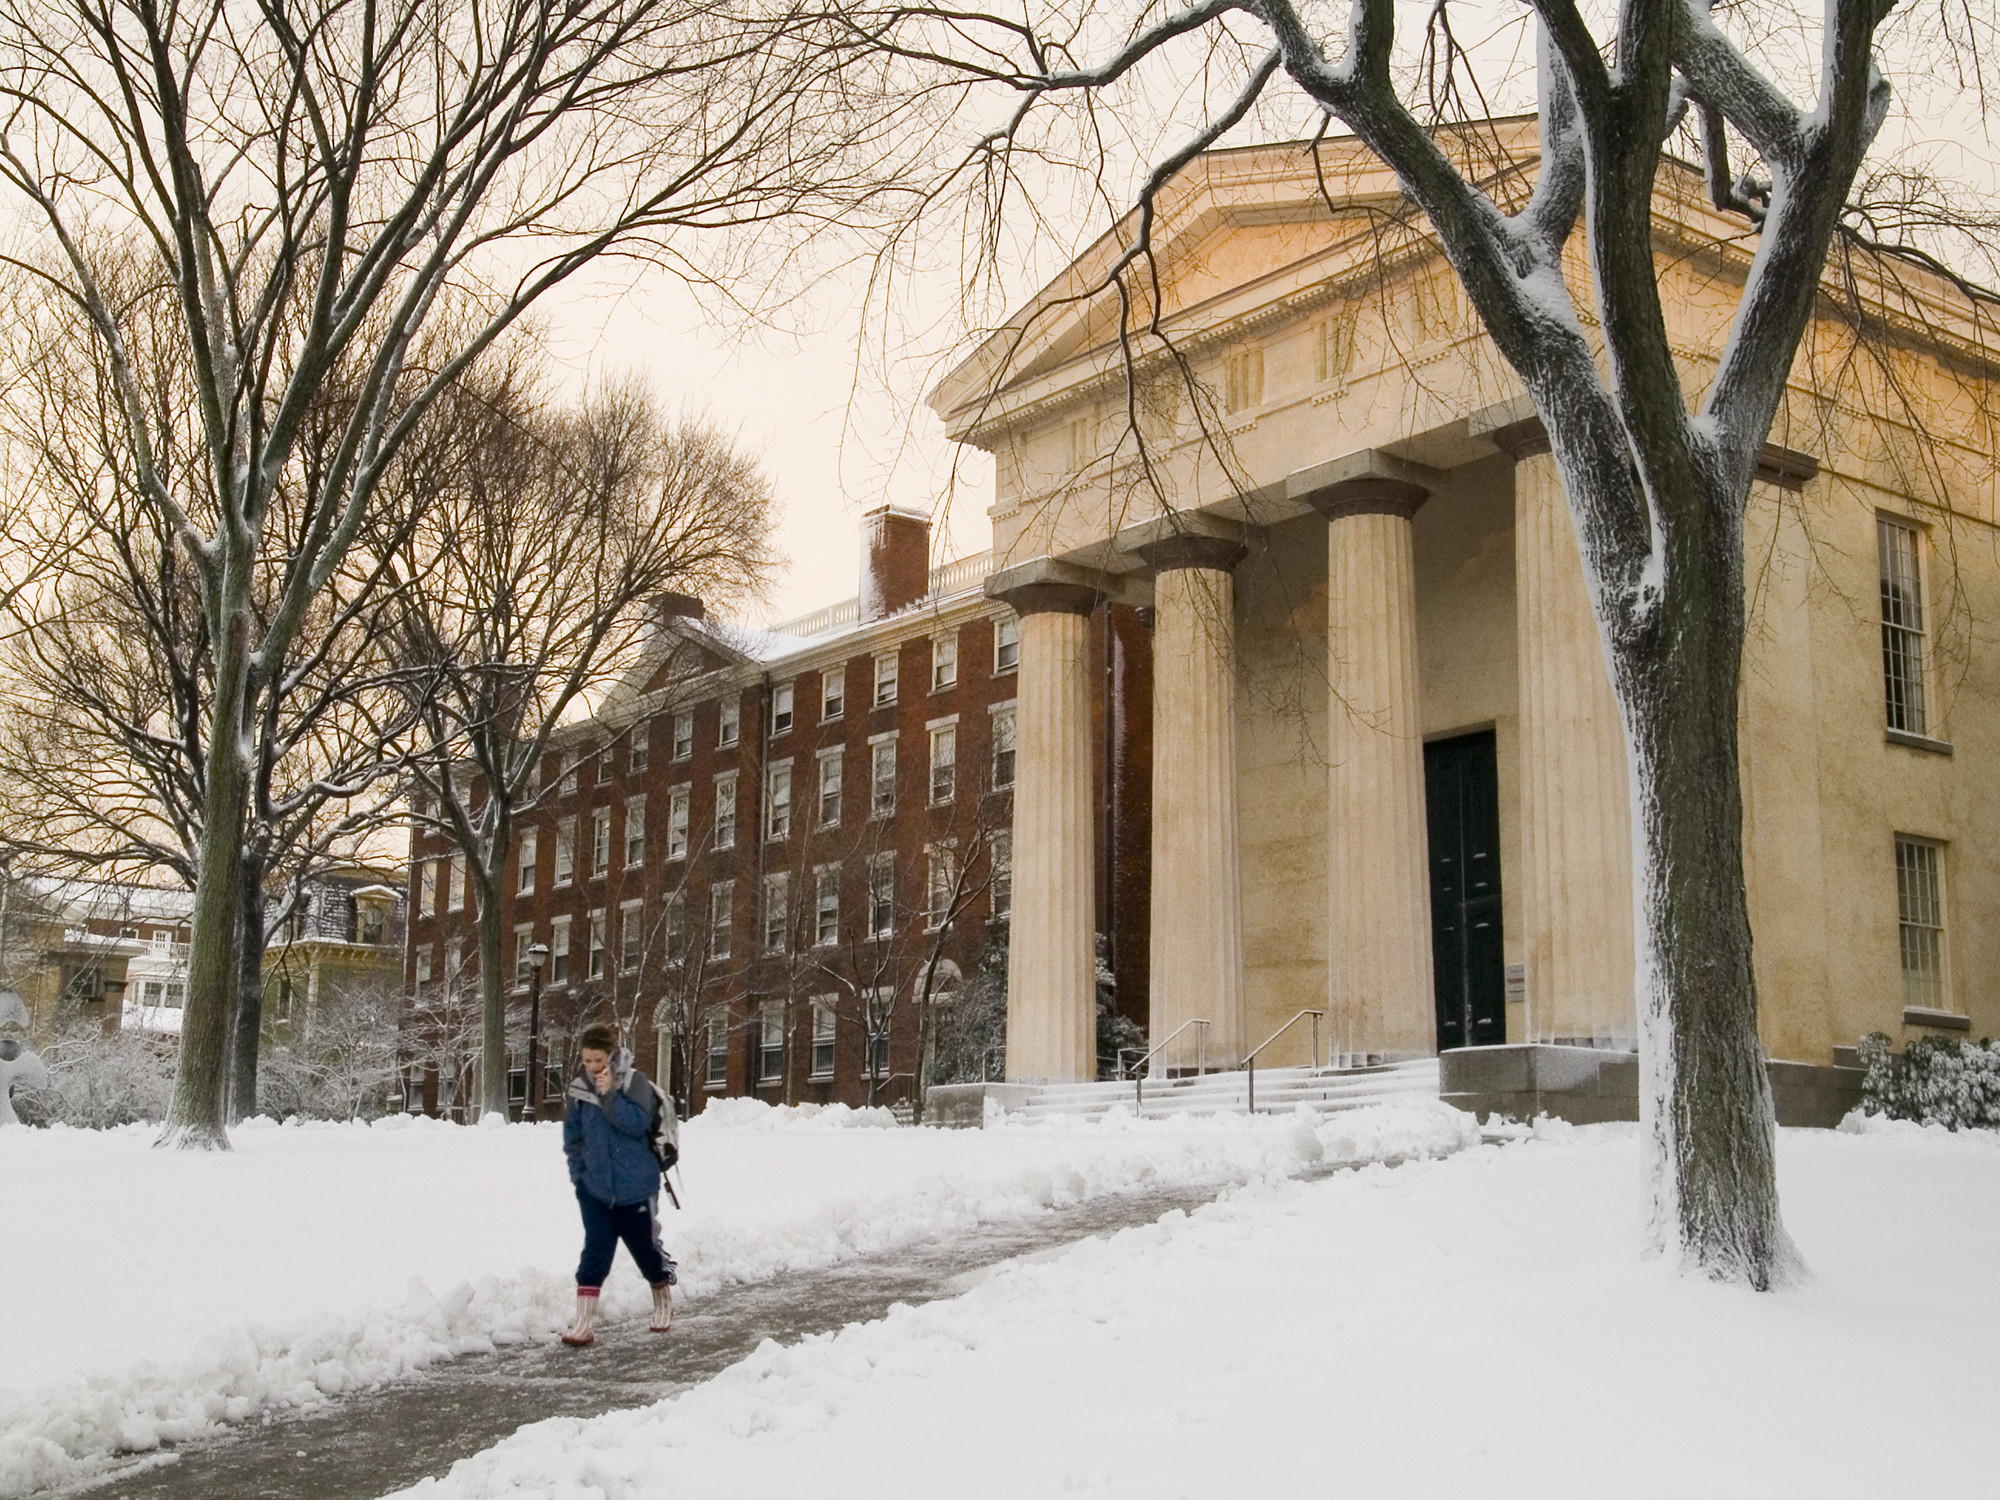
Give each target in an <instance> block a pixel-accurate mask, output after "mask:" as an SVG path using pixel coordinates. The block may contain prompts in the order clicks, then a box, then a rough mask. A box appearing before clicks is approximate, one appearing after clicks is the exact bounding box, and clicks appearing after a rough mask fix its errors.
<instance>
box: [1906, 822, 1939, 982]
mask: <svg viewBox="0 0 2000 1500" xmlns="http://www.w3.org/2000/svg"><path fill="white" fill-rule="evenodd" d="M1896 916H1897V922H1898V926H1899V928H1900V929H1901V937H1902V947H1903V1003H1904V1004H1905V1005H1918V1006H1922V1007H1923V1008H1924V1009H1926V1010H1943V1009H1944V1008H1945V1004H1944V902H1943V901H1942V900H1941V899H1940V893H1939V890H1938V846H1937V845H1936V844H1933V843H1931V842H1930V841H1929V840H1927V839H1897V840H1896Z"/></svg>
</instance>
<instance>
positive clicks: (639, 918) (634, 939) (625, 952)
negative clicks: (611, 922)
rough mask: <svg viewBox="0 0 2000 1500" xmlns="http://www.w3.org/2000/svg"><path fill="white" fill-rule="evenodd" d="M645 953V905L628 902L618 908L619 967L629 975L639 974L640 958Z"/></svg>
mask: <svg viewBox="0 0 2000 1500" xmlns="http://www.w3.org/2000/svg"><path fill="white" fill-rule="evenodd" d="M645 951H646V906H645V903H644V902H643V901H627V902H625V903H624V904H623V905H622V906H620V907H619V908H618V967H619V968H620V969H622V970H624V971H625V972H626V973H627V974H631V973H635V972H637V970H638V968H639V957H640V955H641V954H642V953H644V952H645Z"/></svg>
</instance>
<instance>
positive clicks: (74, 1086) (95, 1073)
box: [14, 1023, 175, 1130]
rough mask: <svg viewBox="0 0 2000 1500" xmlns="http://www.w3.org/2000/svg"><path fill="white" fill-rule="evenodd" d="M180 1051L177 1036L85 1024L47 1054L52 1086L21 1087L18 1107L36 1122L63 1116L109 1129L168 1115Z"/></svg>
mask: <svg viewBox="0 0 2000 1500" xmlns="http://www.w3.org/2000/svg"><path fill="white" fill-rule="evenodd" d="M174 1054H175V1044H174V1041H173V1039H172V1038H171V1037H161V1036H154V1035H151V1034H149V1033H146V1032H131V1031H113V1032H106V1031H104V1030H103V1029H102V1028H101V1027H99V1026H97V1025H96V1024H94V1023H91V1024H80V1025H78V1026H76V1027H74V1028H72V1029H71V1030H69V1031H67V1032H65V1033H64V1034H63V1035H62V1036H61V1037H60V1038H58V1039H57V1041H56V1042H55V1043H54V1044H53V1045H52V1046H50V1047H49V1049H48V1050H47V1051H45V1052H44V1053H42V1062H43V1063H44V1064H45V1065H46V1066H47V1067H48V1070H49V1082H48V1087H46V1088H41V1089H35V1090H32V1091H25V1090H24V1091H20V1092H17V1093H16V1094H15V1095H14V1108H15V1110H16V1111H17V1112H18V1113H19V1114H20V1116H21V1118H22V1120H24V1121H26V1122H27V1123H29V1124H31V1125H52V1124H55V1123H57V1122H58V1121H60V1122H61V1123H62V1124H65V1125H77V1126H82V1127H85V1128H89V1129H95V1130H108V1129H110V1128H111V1127H113V1126H115V1125H130V1124H132V1123H134V1122H135V1121H139V1120H163V1119H165V1118H166V1114H167V1100H168V1098H169V1097H170V1096H171V1095H172V1093H173V1091H174V1060H175V1056H174Z"/></svg>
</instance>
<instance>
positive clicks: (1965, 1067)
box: [1856, 1031, 2000, 1130]
mask: <svg viewBox="0 0 2000 1500" xmlns="http://www.w3.org/2000/svg"><path fill="white" fill-rule="evenodd" d="M1856 1050H1857V1051H1859V1053H1860V1054H1861V1064H1862V1066H1863V1067H1865V1068H1866V1069H1867V1070H1868V1072H1867V1076H1866V1077H1865V1078H1864V1079H1863V1080H1862V1083H1861V1108H1862V1110H1863V1112H1865V1113H1867V1114H1871V1115H1886V1116H1887V1117H1888V1118H1890V1119H1892V1120H1914V1121H1916V1122H1917V1123H1918V1124H1921V1125H1942V1126H1944V1127H1945V1129H1947V1130H1960V1129H1965V1128H1968V1127H1974V1126H1985V1127H1988V1128H1992V1127H1996V1126H2000V1042H1994V1041H1992V1040H1990V1039H1989V1040H1986V1041H1979V1042H1965V1041H1960V1040H1959V1039H1958V1038H1957V1037H1941V1036H1926V1037H1919V1038H1917V1040H1915V1041H1914V1042H1911V1043H1910V1045H1909V1046H1908V1047H1907V1048H1905V1049H1904V1051H1903V1052H1902V1053H1901V1054H1898V1053H1896V1052H1894V1051H1892V1050H1891V1049H1890V1045H1889V1038H1888V1037H1887V1036H1886V1035H1885V1034H1884V1033H1882V1032H1879V1031H1871V1032H1870V1033H1869V1034H1868V1035H1867V1036H1864V1037H1863V1038H1862V1039H1861V1042H1860V1045H1859V1047H1858V1048H1857V1049H1856Z"/></svg>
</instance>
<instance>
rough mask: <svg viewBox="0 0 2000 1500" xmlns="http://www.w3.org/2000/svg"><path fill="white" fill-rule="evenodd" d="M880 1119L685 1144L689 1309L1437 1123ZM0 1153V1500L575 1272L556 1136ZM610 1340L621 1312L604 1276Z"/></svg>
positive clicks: (483, 1341)
mask: <svg viewBox="0 0 2000 1500" xmlns="http://www.w3.org/2000/svg"><path fill="white" fill-rule="evenodd" d="M888 1125H889V1119H888V1115H887V1113H886V1112H885V1111H850V1110H846V1109H840V1108H836V1109H832V1110H827V1111H821V1112H811V1111H774V1110H770V1109H767V1108H766V1107H765V1106H763V1105H760V1104H758V1103H756V1102H755V1101H736V1102H731V1103H729V1104H727V1105H726V1106H725V1107H722V1108H712V1109H711V1110H710V1111H709V1113H708V1114H706V1115H704V1116H703V1117H702V1118H700V1119H699V1120H697V1121H695V1122H693V1123H691V1124H690V1125H689V1126H688V1127H687V1129H686V1130H685V1132H684V1137H683V1154H684V1170H683V1171H682V1172H681V1173H680V1174H679V1180H680V1182H681V1185H682V1186H683V1187H684V1189H685V1192H684V1201H685V1203H686V1208H687V1212H686V1213H685V1214H684V1215H682V1216H681V1217H679V1218H678V1219H676V1218H673V1217H671V1216H670V1218H669V1246H670V1248H671V1249H672V1250H673V1252H674V1253H675V1255H676V1256H677V1257H678V1258H679V1261H680V1266H681V1277H682V1282H683V1285H684V1287H685V1289H686V1295H687V1296H688V1297H690V1298H698V1297H702V1296H705V1295H713V1294H715V1293H716V1292H717V1291H718V1290H720V1289H722V1288H725V1287H726V1286H728V1285H729V1284H731V1283H741V1282H745V1281H754V1280H758V1279H761V1278H764V1277H768V1276H771V1275H774V1274H777V1273H779V1272H781V1271H786V1270H793V1269H805V1268H810V1267H813V1266H818V1265H825V1264H829V1263H832V1262H835V1261H838V1260H842V1259H847V1258H851V1257H855V1256H860V1255H868V1254H875V1253H882V1252H887V1251H892V1250H893V1249H894V1248H895V1247H896V1246H898V1245H903V1244H910V1243H915V1242H918V1241H920V1240H925V1239H929V1238H932V1237H935V1236H938V1235H943V1234H949V1233H951V1232H952V1231H953V1230H954V1229H957V1228H960V1227H963V1226H966V1225H969V1224H972V1223H975V1222H981V1221H991V1220H996V1219H1003V1218H1010V1217H1017V1216H1021V1215H1028V1214H1033V1213H1036V1212H1039V1211H1043V1210H1045V1209H1046V1208H1048V1207H1051V1206H1061V1205H1064V1204H1067V1203H1073V1202H1078V1201H1081V1200H1083V1199H1086V1198H1090V1197H1093V1196H1097V1195H1101V1194H1107V1193H1116V1192H1121V1191H1127V1190H1131V1189H1135V1188H1143V1187H1146V1186H1149V1185H1154V1184H1163V1183H1185V1182H1204V1181H1213V1182H1229V1181H1243V1180H1247V1179H1250V1178H1252V1177H1256V1176H1259V1175H1263V1174H1269V1173H1274V1172H1275V1173H1284V1172H1290V1171H1295V1170H1297V1169H1299V1168H1300V1167H1301V1166H1303V1165H1306V1164H1308V1163H1310V1162H1314V1161H1317V1160H1319V1159H1320V1158H1321V1157H1322V1156H1323V1155H1324V1154H1326V1153H1327V1152H1328V1151H1332V1152H1333V1153H1334V1154H1336V1155H1339V1156H1342V1157H1344V1158H1365V1157H1371V1156H1381V1155H1400V1154H1406V1153H1411V1152H1422V1151H1433V1152H1441V1151H1448V1150H1452V1149H1456V1148H1457V1147H1458V1146H1460V1145H1462V1144H1464V1142H1465V1140H1466V1135H1465V1131H1466V1127H1467V1126H1468V1125H1469V1121H1468V1120H1467V1118H1466V1117H1465V1116H1462V1115H1458V1114H1456V1113H1455V1112H1453V1111H1450V1110H1446V1109H1444V1107H1443V1106H1441V1105H1435V1104H1433V1105H1429V1106H1423V1105H1417V1106H1406V1107H1403V1108H1400V1109H1395V1110H1385V1111H1380V1112H1370V1113H1368V1114H1367V1116H1366V1117H1365V1118H1362V1117H1348V1118H1347V1119H1346V1120H1345V1121H1344V1123H1342V1124H1340V1125H1338V1126H1334V1125H1328V1126H1322V1127H1319V1128H1317V1129H1314V1128H1312V1127H1307V1126H1304V1125H1301V1124H1299V1123H1297V1122H1293V1121H1287V1120H1280V1119H1268V1118H1267V1119H1259V1120H1255V1121H1248V1120H1243V1119H1228V1120H1204V1121H1200V1122H1143V1123H1141V1122H1135V1121H1130V1120H1118V1119H1113V1120H1112V1121H1110V1122H1108V1123H1107V1124H1104V1125H1094V1126H1078V1125H1070V1126H1062V1125H1052V1126H1037V1127H1016V1128H1008V1129H999V1130H986V1131H938V1130H906V1129H895V1128H883V1127H886V1126H888ZM155 1134H156V1132H155V1131H154V1130H152V1129H150V1128H143V1127H134V1128H130V1129H125V1130H117V1131H105V1132H96V1131H73V1130H62V1129H57V1130H46V1131H44V1130H32V1131H31V1130H20V1129H15V1130H6V1131H0V1193H4V1200H0V1201H4V1210H0V1330H5V1332H4V1334H0V1496H17V1495H22V1494H27V1493H31V1492H32V1491H33V1490H34V1489H36V1488H39V1487H43V1486H47V1485H50V1484H53V1483H59V1482H62V1481H64V1480H67V1479H73V1478H76V1477H79V1476H81V1475H84V1474H87V1473H88V1472H89V1471H90V1470H91V1468H92V1467H94V1466H95V1465H97V1464H99V1463H101V1461H102V1460H103V1459H104V1458H105V1456H106V1455H108V1454H111V1453H115V1452H138V1451H145V1450H146V1449H148V1448H150V1447H152V1446H156V1445H157V1444H158V1443H160V1442H162V1441H166V1442H172V1441H177V1440H181V1439H184V1438H188V1437H192V1436H195V1435H198V1434H200V1433H201V1432H204V1431H207V1430H211V1429H213V1428H214V1427H215V1426H217V1425H218V1424H221V1423H226V1422H234V1421H241V1420H244V1419H246V1418H249V1417H252V1416H255V1415H257V1414H259V1413H261V1412H265V1411H269V1410H271V1409H273V1408H282V1407H286V1406H301V1405H310V1404H314V1403H316V1402H319V1401H323V1400H325V1399H327V1398H328V1397H329V1396H333V1395H337V1394H338V1393H340V1392H342V1391H346V1390H351V1389H354V1388H356V1387H358V1386H363V1385H367V1384H371V1383H374V1382H378V1381H381V1380H383V1379H387V1378H390V1377H393V1376H396V1375H399V1374H403V1373H406V1372H408V1371H410V1370H413V1369H416V1368H419V1367H421V1366H423V1365H426V1364H429V1363H432V1362H434V1361H436V1360H438V1359H440V1358H444V1357H448V1356H450V1355H453V1354H463V1353H475V1352H479V1351H482V1350H490V1349H492V1348H493V1347H494V1346H495V1345H496V1344H498V1343H504V1342H508V1341H511V1340H518V1339H522V1338H541V1337H549V1336H551V1335H552V1334H553V1333H554V1331H555V1330H557V1329H558V1328H559V1327H560V1326H561V1325H562V1323H563V1322H564V1321H565V1320H566V1318H567V1316H568V1312H569V1309H570V1306H571V1303H572V1297H573V1290H574V1282H573V1280H572V1274H573V1271H574V1267H575V1260H576V1254H577V1250H578V1244H579V1232H578V1229H577V1224H576V1208H575V1204H574V1201H573V1200H572V1198H571V1196H570V1190H569V1185H568V1181H567V1178H566V1176H565V1173H564V1170H563V1165H562V1157H561V1142H560V1133H559V1127H557V1126H554V1125H545V1126H499V1127H497V1128H460V1127H455V1126H450V1125H442V1124H439V1123H437V1122H435V1121H429V1120H417V1119H408V1118H405V1117H395V1118H392V1119H389V1120H384V1121H380V1122H378V1123H377V1124H376V1125H374V1126H373V1127H369V1126H364V1125H306V1126H297V1127H278V1126H276V1125H253V1126H250V1127H246V1128H243V1129H239V1130H238V1131H236V1132H235V1135H234V1141H235V1150H233V1151H232V1152H229V1153H227V1154H219V1155H203V1154H190V1153H179V1152H162V1151H157V1150H154V1149H153V1146H152V1142H153V1139H154V1136H155ZM605 1303H606V1311H607V1314H608V1315H609V1316H611V1317H619V1316H636V1315H638V1313H639V1312H640V1310H641V1308H642V1305H643V1303H644V1294H643V1289H642V1288H641V1287H640V1286H639V1284H638V1281H637V1278H636V1277H635V1276H634V1275H633V1274H632V1272H631V1270H630V1267H629V1265H628V1264H627V1263H626V1261H625V1259H624V1257H623V1256H622V1255H621V1256H620V1258H619V1262H618V1269H617V1270H615V1271H614V1273H613V1276H612V1279H611V1283H610V1284H609V1285H608V1286H607V1288H606V1297H605Z"/></svg>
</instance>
